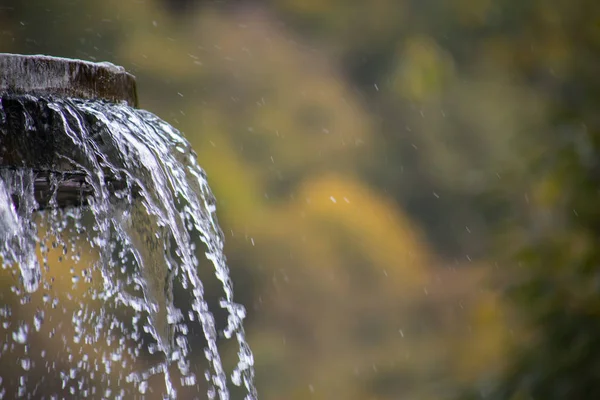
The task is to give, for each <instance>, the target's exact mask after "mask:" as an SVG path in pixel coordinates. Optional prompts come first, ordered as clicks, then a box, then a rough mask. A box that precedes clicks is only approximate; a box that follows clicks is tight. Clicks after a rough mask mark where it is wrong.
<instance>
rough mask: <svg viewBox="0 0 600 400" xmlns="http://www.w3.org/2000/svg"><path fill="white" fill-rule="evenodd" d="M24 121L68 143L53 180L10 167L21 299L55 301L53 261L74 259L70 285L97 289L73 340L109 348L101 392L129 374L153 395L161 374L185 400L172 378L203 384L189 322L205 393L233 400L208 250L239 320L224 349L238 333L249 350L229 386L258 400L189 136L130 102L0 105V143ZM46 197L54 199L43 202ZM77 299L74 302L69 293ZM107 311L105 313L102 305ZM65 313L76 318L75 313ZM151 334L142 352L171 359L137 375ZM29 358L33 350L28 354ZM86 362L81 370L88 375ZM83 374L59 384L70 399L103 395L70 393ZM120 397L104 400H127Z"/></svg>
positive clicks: (47, 170)
mask: <svg viewBox="0 0 600 400" xmlns="http://www.w3.org/2000/svg"><path fill="white" fill-rule="evenodd" d="M11 124H12V125H11ZM15 124H17V125H18V126H17V128H18V129H20V130H21V131H22V132H28V133H30V134H31V135H32V136H33V137H35V136H36V135H37V136H38V137H39V136H40V135H42V134H45V135H52V136H55V137H59V139H56V141H55V142H53V144H52V149H51V151H52V153H53V154H52V158H51V159H49V160H47V161H45V162H46V164H45V165H44V168H43V169H40V170H34V169H30V168H25V167H24V166H19V165H16V167H15V168H12V169H2V170H0V258H1V259H2V264H3V267H4V268H5V269H12V270H15V271H17V270H18V271H19V277H20V282H21V285H22V287H23V289H24V293H21V292H20V291H19V290H20V289H19V288H18V287H17V286H14V287H13V289H14V290H13V291H16V292H18V293H19V295H20V296H22V297H24V298H28V297H27V296H28V295H26V294H35V293H37V292H39V291H40V290H39V288H40V286H42V289H43V291H47V290H49V288H50V287H51V286H52V283H48V282H46V280H45V278H44V277H45V276H46V275H49V274H51V273H52V267H51V266H50V263H49V261H48V258H49V257H50V254H51V253H52V251H54V250H56V249H59V250H60V249H63V250H62V253H63V254H62V255H60V256H59V261H62V260H63V259H64V258H65V257H66V256H67V254H68V255H70V257H71V258H70V261H69V262H71V263H72V264H73V265H74V266H72V267H71V269H70V274H71V275H72V276H71V283H72V285H73V287H76V286H78V285H79V286H82V285H88V286H89V287H88V286H86V287H88V289H87V291H85V292H84V295H83V296H84V297H85V296H87V297H86V298H87V299H88V302H86V303H81V304H80V305H79V307H76V309H75V311H74V312H73V315H72V318H71V322H72V324H73V327H74V334H73V337H72V338H70V341H71V342H72V343H75V344H76V345H81V346H83V344H85V345H91V346H94V345H96V344H98V343H101V342H105V345H106V349H104V350H103V352H104V353H102V354H101V355H98V357H99V359H101V360H102V364H103V369H104V375H103V377H104V378H102V379H100V381H101V383H105V384H107V383H109V382H108V381H109V380H110V379H111V378H110V377H111V376H112V375H111V374H113V373H114V370H115V368H120V369H122V370H123V371H125V372H124V374H125V375H124V377H125V380H126V381H127V382H130V383H132V384H135V385H136V386H137V388H138V390H139V392H140V393H142V394H144V393H146V392H148V391H149V390H150V389H149V383H148V382H149V380H150V379H153V377H154V376H156V375H162V376H163V377H164V390H165V394H166V396H168V397H169V398H176V397H177V389H176V385H175V384H174V378H173V377H172V371H173V370H172V366H173V365H176V366H177V370H178V371H179V373H180V375H181V377H182V378H181V384H182V386H193V385H197V379H196V376H195V374H194V373H193V372H192V371H191V368H190V360H192V357H191V351H192V346H191V345H190V343H189V340H188V333H189V331H190V328H191V325H193V324H194V323H195V321H197V322H199V323H200V325H201V328H202V332H203V335H204V338H205V340H206V348H205V351H204V353H205V357H206V359H207V360H208V362H209V367H210V368H209V371H207V373H206V377H207V380H208V382H209V387H208V395H209V397H210V398H214V397H215V396H216V397H218V398H219V399H221V400H225V399H229V390H228V387H227V382H228V379H227V375H226V373H225V370H224V368H223V364H222V361H221V356H220V353H219V350H218V347H217V336H218V335H217V329H216V324H215V318H214V316H213V314H212V312H211V311H210V310H209V306H208V303H207V301H206V300H205V296H204V286H203V282H202V280H201V279H200V276H199V274H198V267H199V260H198V258H197V256H196V251H195V248H196V242H197V239H199V241H200V242H201V243H203V244H204V246H205V248H206V251H205V257H206V258H207V259H208V260H210V261H211V262H212V264H213V266H214V271H215V275H216V277H217V278H218V279H219V280H220V281H221V283H222V287H223V291H224V298H223V299H222V300H221V302H220V305H221V307H222V308H224V309H225V310H226V311H227V313H228V317H227V326H226V327H225V329H224V331H223V334H224V336H225V338H227V339H229V338H231V337H234V336H235V338H236V340H237V342H238V346H239V352H238V358H239V361H238V364H237V366H236V367H235V369H234V370H233V372H232V374H231V381H232V383H233V384H235V385H237V386H241V385H243V386H244V387H245V390H246V396H245V398H246V399H247V400H254V399H257V398H258V396H257V393H256V389H255V387H254V383H253V381H254V371H253V364H254V361H253V356H252V352H251V350H250V347H249V346H248V343H247V342H246V339H245V334H244V328H243V324H242V323H243V320H244V317H245V310H244V307H243V306H241V305H239V304H236V303H235V302H234V297H233V286H232V282H231V279H230V277H229V271H228V268H227V264H226V260H225V256H224V254H223V234H222V232H221V230H220V228H219V225H218V223H217V218H216V207H215V198H214V196H213V194H212V192H211V190H210V188H209V186H208V183H207V180H206V176H205V174H204V171H203V170H202V169H201V168H200V167H199V166H198V164H197V162H196V155H195V154H194V152H193V151H192V149H191V147H190V145H189V143H188V142H187V141H186V140H185V139H184V138H183V136H182V135H181V134H180V133H179V132H178V131H177V130H175V129H174V128H173V127H171V126H170V125H168V124H167V123H165V122H164V121H161V120H160V119H159V118H157V117H156V116H154V115H153V114H151V113H149V112H146V111H143V110H137V109H133V108H130V107H128V106H127V105H124V104H111V103H105V102H98V101H84V100H75V99H53V98H34V97H32V96H15V95H11V96H9V95H5V96H4V97H3V98H2V103H0V134H4V135H5V136H4V137H5V138H8V136H6V135H7V130H8V128H7V127H9V126H10V127H12V128H11V129H13V130H14V129H15ZM0 138H1V136H0ZM8 145H11V143H10V142H9V143H8ZM12 145H14V143H12ZM2 161H5V160H2ZM40 187H43V188H45V190H44V193H45V196H46V197H44V196H43V195H42V194H41V192H40V189H39V188H40ZM65 193H67V194H68V195H65ZM69 193H70V194H69ZM73 193H76V194H77V196H78V198H79V200H78V201H80V202H81V203H82V204H85V205H86V207H84V208H81V207H80V208H70V207H69V208H59V207H57V206H58V205H59V204H61V203H62V204H68V201H69V198H71V197H72V195H73ZM69 196H70V197H69ZM42 209H43V210H44V211H40V210H42ZM40 216H41V217H40ZM90 221H91V223H90ZM36 252H39V254H37V253H36ZM92 253H94V254H97V257H96V260H95V261H93V262H91V263H90V265H89V266H88V268H82V269H81V271H79V272H78V271H76V267H75V265H78V263H79V264H81V260H82V257H83V256H82V254H84V255H85V254H87V256H86V257H88V258H93V256H91V255H90V254H92ZM40 259H41V262H40ZM95 276H99V277H100V279H99V280H100V281H101V284H97V280H95V279H94V277H95ZM94 285H96V286H94ZM176 285H180V286H181V287H182V288H188V291H189V293H191V296H190V298H191V305H190V308H191V310H192V313H193V314H192V315H189V314H188V313H186V312H184V310H182V307H178V306H177V305H176V301H175V291H176V289H175V286H176ZM66 299H67V300H65V301H69V300H72V296H71V295H70V294H67V295H66ZM28 302H29V301H25V303H28ZM42 302H43V303H47V304H50V305H51V307H52V308H60V307H61V306H60V301H59V300H58V297H56V298H52V296H51V295H48V294H44V295H43V296H42ZM98 302H100V306H99V307H97V308H94V307H93V304H96V303H98ZM123 306H124V308H125V309H127V310H130V312H131V313H132V315H133V317H132V319H131V322H128V321H127V320H126V319H125V318H123V317H122V316H120V314H119V312H118V311H115V312H112V311H114V310H119V307H121V308H123ZM63 311H64V312H68V310H67V308H66V306H63ZM46 314H48V313H46ZM46 314H45V313H44V311H43V310H37V311H36V312H35V316H34V319H33V326H34V327H35V330H36V331H39V330H40V325H42V324H44V323H45V321H46V320H49V319H50V317H49V316H48V315H46ZM110 314H112V315H110ZM186 315H187V316H188V317H187V319H186ZM0 319H2V318H1V315H0ZM197 322H196V323H197ZM24 326H26V327H27V328H22V329H21V330H20V331H18V332H21V333H22V332H24V331H23V329H26V330H25V331H27V332H29V331H31V329H29V325H24ZM140 327H141V328H140ZM117 332H120V333H117ZM144 335H150V336H151V337H152V339H153V341H152V343H149V344H147V345H146V349H145V350H146V351H148V352H149V353H151V354H152V353H155V354H162V355H163V356H162V361H159V362H158V363H156V364H155V365H154V366H153V367H151V368H148V369H145V370H142V371H140V370H137V369H136V368H135V367H134V365H137V364H135V362H136V360H137V358H138V357H139V354H140V351H141V348H142V347H143V345H142V344H141V343H147V341H144V340H143V339H142V338H143V337H144ZM18 337H21V336H18ZM130 342H133V343H134V344H133V345H131V343H130ZM136 343H137V344H136ZM128 346H129V347H128ZM15 351H16V350H15ZM27 351H28V350H27V345H26V343H25V350H23V353H24V354H26V353H27ZM86 357H88V355H87V354H86V355H85V356H84V359H82V361H80V362H79V364H81V363H83V364H81V365H87V364H85V363H86V362H88V363H89V360H88V361H86V360H85V358H86ZM1 358H2V350H1V349H0V359H1ZM71 358H72V359H75V358H74V357H71ZM20 363H21V364H20V365H25V366H27V369H31V368H32V367H33V365H32V363H31V361H30V360H29V358H28V357H22V361H20ZM95 368H96V369H97V367H95ZM78 371H79V370H78V369H77V368H71V369H69V370H68V371H64V372H62V373H61V376H62V377H63V384H62V386H63V389H64V390H66V389H67V388H69V391H70V392H73V391H75V392H77V393H79V394H82V393H88V394H90V393H96V390H100V389H99V388H97V387H96V386H93V385H91V384H90V385H88V386H86V385H84V384H81V383H80V384H78V385H73V384H72V382H84V381H85V379H84V378H83V377H80V376H79V375H82V374H80V373H79V372H78ZM119 376H120V377H121V378H122V377H123V375H119ZM86 379H88V378H86ZM89 379H90V380H94V379H96V378H89ZM96 380H97V379H96ZM100 386H102V385H100ZM26 387H27V382H26V379H25V380H24V381H23V382H19V391H23V390H29V389H24V388H26ZM72 388H74V389H72ZM1 389H2V388H1V387H0V391H1ZM112 390H114V389H106V388H105V389H103V390H102V391H103V392H104V395H108V394H107V393H106V391H109V392H111V393H110V395H111V396H116V397H119V396H123V395H124V394H123V392H122V391H121V392H117V393H113V392H112Z"/></svg>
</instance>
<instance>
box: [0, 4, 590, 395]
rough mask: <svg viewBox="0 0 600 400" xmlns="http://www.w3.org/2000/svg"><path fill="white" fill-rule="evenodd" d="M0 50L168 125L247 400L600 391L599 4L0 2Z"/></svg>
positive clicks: (580, 393) (570, 393)
mask: <svg viewBox="0 0 600 400" xmlns="http://www.w3.org/2000/svg"><path fill="white" fill-rule="evenodd" d="M0 51H2V52H11V53H24V54H48V55H54V56H64V57H71V58H80V59H84V60H92V61H111V62H113V63H115V64H119V65H123V66H124V67H125V68H126V69H127V70H128V71H130V72H132V73H133V74H134V75H136V77H137V82H138V91H139V95H140V106H141V107H142V108H145V109H147V110H149V111H152V112H153V113H155V114H157V115H158V116H160V117H161V118H163V119H165V120H166V121H167V122H169V123H171V124H172V125H173V126H174V127H175V128H177V129H179V130H181V131H182V132H184V134H185V136H186V137H187V138H188V140H189V141H190V142H191V143H192V146H193V147H194V149H195V150H196V152H197V154H198V160H199V163H200V164H201V166H202V167H203V168H204V169H205V170H206V171H207V174H208V178H209V182H210V184H211V186H212V188H213V190H214V192H215V194H216V197H217V199H218V210H219V220H220V224H221V227H222V229H223V231H224V233H225V236H226V254H227V257H228V261H229V266H230V268H231V272H232V275H233V279H234V283H235V292H236V300H237V301H238V302H241V303H242V304H244V305H245V306H246V308H247V310H248V317H247V320H246V325H245V326H246V332H247V335H248V338H249V342H250V344H251V346H252V348H253V351H254V355H255V360H256V365H255V367H256V381H257V386H258V390H259V394H260V398H261V399H265V400H275V399H290V400H295V399H348V400H359V399H361V400H362V399H373V400H380V399H381V400H383V399H386V400H387V399H450V398H469V399H471V398H472V399H475V398H493V399H544V400H546V399H596V398H600V347H599V345H600V343H598V342H600V274H599V266H598V263H599V262H600V250H599V249H598V233H599V231H600V202H599V201H598V200H599V199H598V197H599V189H600V187H599V185H598V184H599V180H600V164H599V159H598V154H597V152H598V149H599V146H600V143H599V136H598V133H599V132H600V112H599V111H598V106H599V105H600V90H599V89H600V3H598V2H597V1H594V0H575V1H566V0H545V1H541V0H527V1H523V0H495V1H492V0H371V1H358V0H346V1H341V0H270V1H269V0H265V1H259V0H255V1H251V0H245V1H244V0H225V1H194V0H102V1H100V0H98V1H94V0H87V1H86V0H0ZM217 289H218V288H217V287H216V286H215V287H214V288H211V287H209V288H208V291H209V292H210V293H215V294H214V296H218V295H219V294H218V290H217ZM223 351H224V352H231V353H232V354H235V346H231V348H229V347H227V346H225V350H223Z"/></svg>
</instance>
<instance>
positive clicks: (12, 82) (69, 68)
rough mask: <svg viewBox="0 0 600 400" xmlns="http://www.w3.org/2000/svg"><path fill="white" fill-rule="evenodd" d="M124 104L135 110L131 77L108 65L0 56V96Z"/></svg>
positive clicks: (136, 103)
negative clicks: (26, 95) (87, 100)
mask: <svg viewBox="0 0 600 400" xmlns="http://www.w3.org/2000/svg"><path fill="white" fill-rule="evenodd" d="M2 93H11V94H32V95H37V96H43V95H55V96H60V97H77V98H81V99H102V100H107V101H111V102H122V101H125V102H126V103H127V104H128V105H130V106H132V107H137V106H138V99H137V90H136V84H135V77H134V76H133V75H131V74H129V73H127V72H126V71H125V69H124V68H123V67H119V66H116V65H114V64H111V63H107V62H102V63H92V62H87V61H81V60H71V59H66V58H58V57H49V56H37V55H36V56H26V55H17V54H7V53H0V94H2Z"/></svg>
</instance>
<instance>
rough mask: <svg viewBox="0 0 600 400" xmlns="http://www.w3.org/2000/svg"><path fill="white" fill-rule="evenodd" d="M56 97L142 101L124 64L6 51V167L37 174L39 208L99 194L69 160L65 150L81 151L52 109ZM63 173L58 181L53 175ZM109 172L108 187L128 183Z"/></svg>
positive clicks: (2, 153) (1, 65)
mask: <svg viewBox="0 0 600 400" xmlns="http://www.w3.org/2000/svg"><path fill="white" fill-rule="evenodd" d="M52 98H72V99H83V100H101V101H107V102H112V103H125V104H127V105H129V106H131V107H137V105H138V98H137V88H136V81H135V77H134V76H133V75H131V74H130V73H128V72H126V71H125V69H124V68H123V67H120V66H116V65H114V64H111V63H108V62H101V63H92V62H87V61H81V60H71V59H66V58H58V57H49V56H41V55H17V54H7V53H0V170H1V169H29V170H33V171H34V172H35V173H36V178H35V188H34V191H35V196H36V201H37V203H38V209H45V208H47V207H49V206H51V207H55V206H58V207H60V208H62V207H65V206H79V205H83V204H85V203H86V199H88V198H89V196H93V195H94V192H93V189H92V187H91V186H90V184H89V179H88V178H89V177H88V176H86V174H85V173H84V172H83V171H82V170H81V169H80V168H78V167H77V165H76V163H73V162H70V161H65V158H64V154H70V153H76V152H77V151H78V150H77V148H75V147H76V146H73V144H72V142H71V141H70V140H69V138H68V135H67V134H66V132H65V131H64V127H65V126H66V124H65V123H64V121H60V120H59V119H58V118H56V113H54V112H53V110H52V109H51V108H52V106H51V104H50V103H51V99H52ZM57 176H59V177H60V179H59V180H58V184H56V179H54V183H53V179H52V178H53V177H54V178H56V177H57ZM106 177H107V186H108V187H111V188H113V187H114V188H119V187H122V186H123V183H122V182H119V180H118V179H117V178H116V177H114V176H111V175H110V173H109V174H107V175H106ZM51 199H54V201H53V202H52V204H50V203H51V201H50V200H51ZM16 206H17V207H18V204H16Z"/></svg>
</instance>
